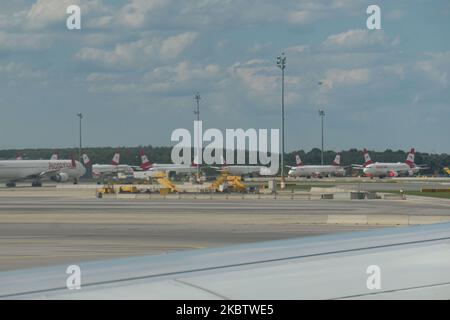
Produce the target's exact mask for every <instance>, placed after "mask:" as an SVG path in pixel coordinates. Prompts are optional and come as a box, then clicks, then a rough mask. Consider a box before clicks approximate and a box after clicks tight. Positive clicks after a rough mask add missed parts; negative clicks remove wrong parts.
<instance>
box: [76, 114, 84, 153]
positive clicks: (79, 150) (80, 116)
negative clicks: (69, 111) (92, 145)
mask: <svg viewBox="0 0 450 320" xmlns="http://www.w3.org/2000/svg"><path fill="white" fill-rule="evenodd" d="M77 117H78V118H80V148H79V149H78V159H79V160H80V161H81V148H82V135H81V120H82V119H83V114H82V113H77Z"/></svg>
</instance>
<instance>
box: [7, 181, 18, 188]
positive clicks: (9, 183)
mask: <svg viewBox="0 0 450 320" xmlns="http://www.w3.org/2000/svg"><path fill="white" fill-rule="evenodd" d="M6 187H7V188H15V187H16V183H15V182H14V181H9V182H7V183H6Z"/></svg>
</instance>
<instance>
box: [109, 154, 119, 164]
mask: <svg viewBox="0 0 450 320" xmlns="http://www.w3.org/2000/svg"><path fill="white" fill-rule="evenodd" d="M119 163H120V153H119V152H116V153H115V154H114V157H113V159H112V161H111V164H112V165H113V166H117V165H119Z"/></svg>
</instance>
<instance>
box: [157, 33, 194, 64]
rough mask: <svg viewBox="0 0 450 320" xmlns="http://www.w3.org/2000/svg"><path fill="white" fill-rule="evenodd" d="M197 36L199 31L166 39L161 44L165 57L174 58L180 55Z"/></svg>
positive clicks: (162, 53)
mask: <svg viewBox="0 0 450 320" xmlns="http://www.w3.org/2000/svg"><path fill="white" fill-rule="evenodd" d="M196 38H197V33H195V32H186V33H181V34H178V35H176V36H173V37H169V38H167V39H165V40H164V41H163V42H162V44H161V50H160V51H161V55H162V56H163V58H165V59H173V58H176V57H177V56H179V55H180V53H181V52H183V51H184V50H185V49H186V47H188V46H190V45H191V44H192V43H193V42H194V41H195V39H196Z"/></svg>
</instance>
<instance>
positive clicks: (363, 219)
mask: <svg viewBox="0 0 450 320" xmlns="http://www.w3.org/2000/svg"><path fill="white" fill-rule="evenodd" d="M327 223H328V224H358V225H359V224H367V215H356V214H354V215H350V214H348V215H347V214H342V215H340V214H339V215H338V214H333V215H329V216H328V219H327Z"/></svg>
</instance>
